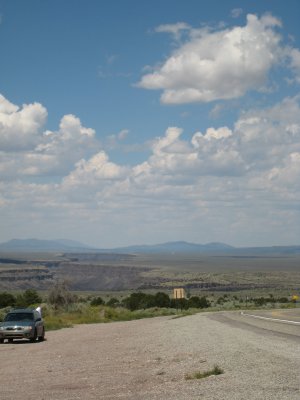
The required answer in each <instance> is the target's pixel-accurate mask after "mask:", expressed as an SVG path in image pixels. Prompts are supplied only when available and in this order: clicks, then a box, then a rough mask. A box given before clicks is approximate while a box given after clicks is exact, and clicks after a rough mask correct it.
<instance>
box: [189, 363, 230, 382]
mask: <svg viewBox="0 0 300 400" xmlns="http://www.w3.org/2000/svg"><path fill="white" fill-rule="evenodd" d="M221 374H224V371H223V369H222V368H220V367H219V366H218V365H215V366H214V367H213V368H212V369H210V370H207V371H203V372H199V371H198V372H193V373H192V374H186V375H185V379H186V380H191V379H203V378H207V377H209V376H212V375H221Z"/></svg>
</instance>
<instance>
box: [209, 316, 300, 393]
mask: <svg viewBox="0 0 300 400" xmlns="http://www.w3.org/2000/svg"><path fill="white" fill-rule="evenodd" d="M211 318H212V319H215V320H218V321H220V322H223V323H226V324H228V325H230V326H232V327H239V328H240V329H242V330H248V331H252V332H256V333H258V334H261V335H269V337H270V338H272V337H274V336H277V337H282V338H285V339H289V340H291V341H294V342H298V343H299V344H300V309H299V308H297V309H288V310H267V311H266V310H263V311H262V310H260V311H253V310H251V311H250V310H245V311H243V312H242V313H240V312H231V313H230V312H227V313H226V312H225V313H216V314H211ZM299 399H300V397H299Z"/></svg>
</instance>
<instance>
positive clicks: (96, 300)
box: [91, 297, 104, 306]
mask: <svg viewBox="0 0 300 400" xmlns="http://www.w3.org/2000/svg"><path fill="white" fill-rule="evenodd" d="M102 304H104V300H103V299H102V297H94V298H93V299H92V301H91V306H101V305H102Z"/></svg>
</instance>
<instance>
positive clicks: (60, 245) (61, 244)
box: [0, 239, 91, 252]
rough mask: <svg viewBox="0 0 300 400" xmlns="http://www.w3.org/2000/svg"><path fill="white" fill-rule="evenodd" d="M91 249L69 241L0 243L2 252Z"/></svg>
mask: <svg viewBox="0 0 300 400" xmlns="http://www.w3.org/2000/svg"><path fill="white" fill-rule="evenodd" d="M89 249H91V248H90V247H89V246H87V245H86V244H83V243H80V242H77V241H75V240H68V239H56V240H40V239H12V240H9V241H8V242H5V243H0V251H18V252H21V251H22V252H23V251H24V252H26V251H28V252H30V251H41V252H44V251H45V252H47V251H49V252H53V251H72V252H74V251H87V250H89Z"/></svg>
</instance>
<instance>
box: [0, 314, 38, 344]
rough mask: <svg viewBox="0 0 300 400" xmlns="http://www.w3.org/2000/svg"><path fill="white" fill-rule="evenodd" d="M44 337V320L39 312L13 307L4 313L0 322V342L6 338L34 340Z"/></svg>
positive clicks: (9, 339)
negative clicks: (13, 308)
mask: <svg viewBox="0 0 300 400" xmlns="http://www.w3.org/2000/svg"><path fill="white" fill-rule="evenodd" d="M44 338H45V327H44V321H43V319H42V317H41V314H40V313H39V312H38V311H36V310H32V309H29V308H22V309H20V308H19V309H15V310H12V311H10V312H9V313H7V314H6V316H5V318H4V321H3V322H1V323H0V343H4V340H5V339H7V340H8V341H9V342H12V341H13V340H14V339H29V340H30V341H31V342H35V341H36V340H37V339H38V340H39V341H43V340H44Z"/></svg>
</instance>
